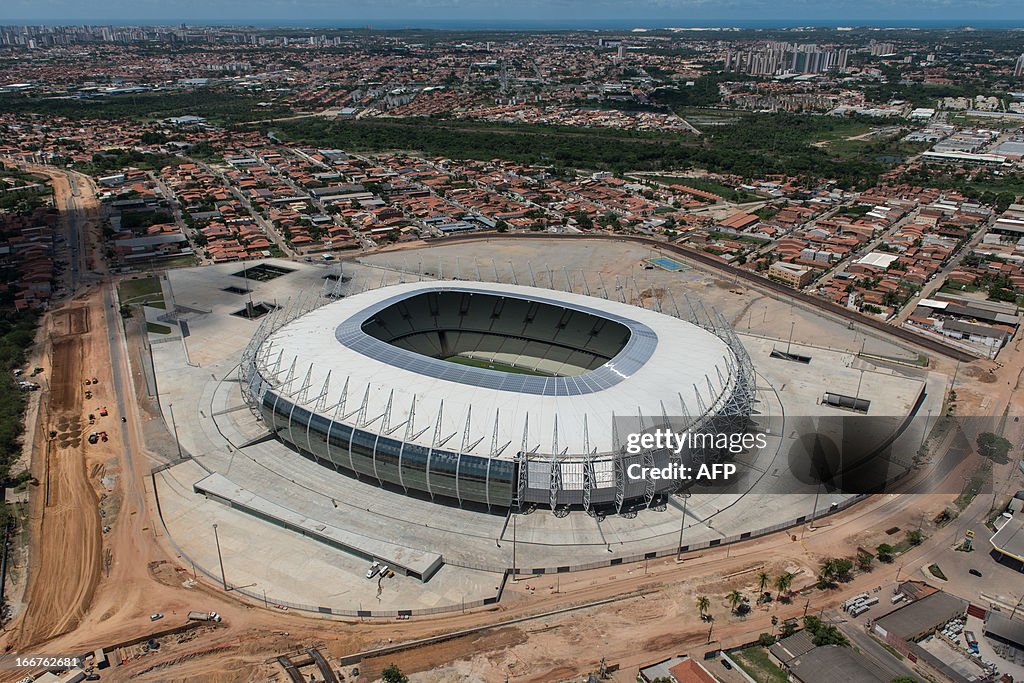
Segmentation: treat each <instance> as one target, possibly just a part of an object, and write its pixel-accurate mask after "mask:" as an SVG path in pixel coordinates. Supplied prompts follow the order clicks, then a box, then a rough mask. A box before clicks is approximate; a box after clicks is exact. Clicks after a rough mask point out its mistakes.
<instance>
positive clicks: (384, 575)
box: [380, 565, 388, 579]
mask: <svg viewBox="0 0 1024 683" xmlns="http://www.w3.org/2000/svg"><path fill="white" fill-rule="evenodd" d="M380 576H381V578H383V579H386V578H387V577H388V566H387V565H384V566H383V567H381V568H380Z"/></svg>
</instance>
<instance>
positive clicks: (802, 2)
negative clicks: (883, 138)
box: [0, 0, 1024, 26]
mask: <svg viewBox="0 0 1024 683" xmlns="http://www.w3.org/2000/svg"><path fill="white" fill-rule="evenodd" d="M33 20H35V21H45V22H47V23H90V24H101V23H110V22H112V23H132V22H136V21H137V22H148V23H161V22H170V23H177V22H193V23H200V22H204V21H205V22H215V23H237V24H246V23H263V24H265V23H267V22H274V21H280V22H287V23H289V24H302V23H303V22H309V23H310V24H321V25H323V24H327V23H332V24H334V25H338V26H360V25H366V24H367V23H371V22H374V21H376V22H381V23H386V24H390V25H394V24H396V23H406V22H407V23H408V24H409V25H415V24H416V23H417V22H421V23H424V24H428V23H437V22H460V21H467V22H485V23H493V24H500V23H503V22H514V23H517V24H523V23H529V22H537V23H538V24H543V23H562V24H573V25H579V26H585V25H587V23H588V22H589V21H594V22H595V24H602V23H604V24H607V23H608V22H610V21H613V22H616V23H620V24H622V25H627V26H628V25H630V24H632V23H634V22H635V23H636V24H643V23H648V24H650V23H656V24H659V25H678V26H686V25H687V22H688V21H691V22H693V23H694V24H695V25H696V24H707V23H708V22H710V21H715V20H720V21H722V22H723V24H724V23H728V22H729V21H733V22H745V21H746V22H751V21H753V22H762V21H785V22H788V23H794V24H800V23H804V22H806V23H808V24H810V23H829V22H833V23H834V22H840V23H856V22H860V23H865V24H885V23H886V22H887V21H891V22H894V23H900V24H906V23H914V22H921V23H924V24H928V23H934V22H954V23H958V24H959V23H964V24H972V23H978V24H986V23H989V24H990V23H993V22H1015V21H1019V22H1020V24H1021V25H1024V2H1022V1H1021V0H512V1H510V0H94V1H93V2H87V1H85V2H83V0H0V23H11V22H28V21H33Z"/></svg>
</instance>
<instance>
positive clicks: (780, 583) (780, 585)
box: [775, 572, 794, 599]
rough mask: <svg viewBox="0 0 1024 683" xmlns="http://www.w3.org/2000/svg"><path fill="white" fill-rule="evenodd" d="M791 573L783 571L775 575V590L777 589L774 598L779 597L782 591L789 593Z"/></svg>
mask: <svg viewBox="0 0 1024 683" xmlns="http://www.w3.org/2000/svg"><path fill="white" fill-rule="evenodd" d="M793 578H794V577H793V575H792V574H790V573H789V572H785V573H783V574H780V575H779V576H776V577H775V590H777V591H778V593H777V594H776V596H775V597H776V599H778V598H781V597H782V595H783V594H784V593H787V594H788V593H789V589H790V587H792V585H793Z"/></svg>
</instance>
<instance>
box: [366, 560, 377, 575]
mask: <svg viewBox="0 0 1024 683" xmlns="http://www.w3.org/2000/svg"><path fill="white" fill-rule="evenodd" d="M379 571H380V562H377V561H376V560H374V561H373V564H371V565H370V568H369V569H367V570H366V578H368V579H372V578H373V577H375V576H377V572H379Z"/></svg>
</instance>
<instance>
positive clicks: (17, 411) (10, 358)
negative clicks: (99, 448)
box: [0, 311, 36, 485]
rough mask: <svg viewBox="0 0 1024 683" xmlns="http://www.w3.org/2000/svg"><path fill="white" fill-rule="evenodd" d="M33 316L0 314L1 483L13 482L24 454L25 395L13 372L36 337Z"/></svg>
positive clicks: (23, 313)
mask: <svg viewBox="0 0 1024 683" xmlns="http://www.w3.org/2000/svg"><path fill="white" fill-rule="evenodd" d="M35 326H36V314H35V313H34V312H10V311H7V312H2V313H0V481H2V482H3V483H4V484H5V485H11V484H13V483H17V482H14V481H12V477H11V466H12V465H13V464H14V462H15V461H16V460H17V459H18V456H19V454H20V453H21V442H20V437H21V434H22V431H23V430H24V424H23V421H22V413H23V411H24V409H25V394H24V393H23V392H22V391H20V390H19V389H18V385H17V380H16V379H15V377H14V373H13V372H12V371H13V370H14V369H15V368H19V367H23V366H24V363H25V350H26V349H28V348H31V346H32V341H33V338H34V336H35Z"/></svg>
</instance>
